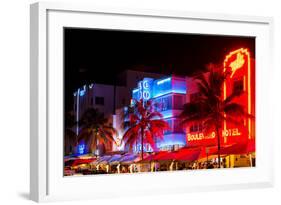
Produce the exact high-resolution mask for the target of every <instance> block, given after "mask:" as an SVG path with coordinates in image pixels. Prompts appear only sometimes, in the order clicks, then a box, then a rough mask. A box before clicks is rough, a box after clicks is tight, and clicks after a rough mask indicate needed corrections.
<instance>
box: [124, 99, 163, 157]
mask: <svg viewBox="0 0 281 205" xmlns="http://www.w3.org/2000/svg"><path fill="white" fill-rule="evenodd" d="M130 111H131V112H130V113H129V126H130V128H129V129H128V130H127V131H126V132H125V134H124V136H123V140H124V141H125V143H126V144H129V145H130V147H131V146H132V145H133V144H135V143H136V141H137V139H138V138H139V137H140V138H141V147H142V148H141V159H142V160H143V144H144V140H145V141H146V142H147V143H149V144H150V145H151V146H152V147H153V148H155V142H154V139H155V138H160V139H163V136H164V131H166V130H169V124H168V123H167V122H166V121H165V120H163V116H162V114H161V113H159V112H157V111H156V110H155V105H153V103H152V101H151V100H148V101H143V100H142V99H141V100H139V101H137V100H134V105H133V106H131V107H130Z"/></svg>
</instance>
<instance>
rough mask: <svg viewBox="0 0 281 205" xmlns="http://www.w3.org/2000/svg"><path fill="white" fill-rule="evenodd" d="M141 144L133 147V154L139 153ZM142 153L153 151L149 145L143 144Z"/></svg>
mask: <svg viewBox="0 0 281 205" xmlns="http://www.w3.org/2000/svg"><path fill="white" fill-rule="evenodd" d="M141 147H142V146H141V144H137V145H135V146H134V147H133V150H134V153H139V152H141V150H142V149H141ZM143 152H153V149H152V147H151V146H150V144H148V143H145V144H143Z"/></svg>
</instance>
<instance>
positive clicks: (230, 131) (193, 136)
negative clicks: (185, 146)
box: [187, 128, 241, 142]
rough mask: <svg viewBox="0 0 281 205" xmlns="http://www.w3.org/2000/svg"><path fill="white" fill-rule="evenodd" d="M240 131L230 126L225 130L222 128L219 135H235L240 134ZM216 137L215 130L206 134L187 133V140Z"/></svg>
mask: <svg viewBox="0 0 281 205" xmlns="http://www.w3.org/2000/svg"><path fill="white" fill-rule="evenodd" d="M240 135H241V132H240V130H239V129H238V128H232V129H227V130H222V132H221V136H222V137H235V136H240ZM215 137H216V132H215V131H213V132H211V133H210V134H208V135H205V134H204V133H203V132H200V133H194V134H190V133H188V134H187V140H188V141H189V142H191V141H197V140H208V139H214V138H215Z"/></svg>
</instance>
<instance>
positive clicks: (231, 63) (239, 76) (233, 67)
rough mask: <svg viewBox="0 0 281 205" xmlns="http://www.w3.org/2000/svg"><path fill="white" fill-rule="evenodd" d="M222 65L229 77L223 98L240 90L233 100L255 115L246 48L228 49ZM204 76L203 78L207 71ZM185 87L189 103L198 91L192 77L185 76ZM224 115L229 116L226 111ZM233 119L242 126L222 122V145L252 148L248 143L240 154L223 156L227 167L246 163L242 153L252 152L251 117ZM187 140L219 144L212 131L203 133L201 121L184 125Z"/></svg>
mask: <svg viewBox="0 0 281 205" xmlns="http://www.w3.org/2000/svg"><path fill="white" fill-rule="evenodd" d="M223 66H224V72H227V73H228V76H227V78H226V81H225V82H224V84H223V93H222V98H223V99H226V98H227V97H228V96H230V95H232V94H233V93H235V92H242V94H241V95H239V97H236V98H234V99H233V100H232V102H235V103H238V104H240V105H242V106H243V107H244V109H245V111H246V112H247V113H248V114H249V115H251V116H255V61H254V59H253V58H251V56H250V53H249V51H248V50H247V49H244V48H241V49H238V50H235V51H232V52H230V53H229V54H228V55H227V56H226V57H225V60H224V63H223ZM204 75H205V77H206V76H207V75H208V73H205V74H204ZM187 86H188V87H189V88H190V89H189V90H188V91H187V103H189V102H191V101H192V99H193V98H195V97H196V95H197V93H198V90H197V89H196V82H194V80H193V79H192V78H187ZM224 117H225V118H226V119H228V116H227V115H226V114H225V115H224ZM236 120H240V121H241V123H242V124H243V125H240V124H239V125H238V124H235V123H231V122H230V121H227V120H225V121H224V122H223V125H222V126H221V127H222V129H220V130H219V135H220V145H221V147H229V146H231V145H241V146H242V145H243V146H244V145H248V147H251V149H249V150H248V151H247V146H245V149H244V150H245V151H244V150H243V151H241V153H239V154H236V155H234V154H226V155H223V157H225V158H226V161H227V163H228V164H231V166H229V167H234V166H243V164H244V165H247V164H249V163H248V162H247V163H244V162H243V160H244V161H245V159H247V158H245V155H249V154H253V155H255V146H254V142H255V121H254V118H250V117H249V118H243V117H242V116H241V119H239V118H237V119H236ZM186 140H187V144H188V146H201V147H212V146H213V147H216V146H217V144H218V140H217V136H216V132H215V130H213V131H212V130H211V131H209V132H208V133H204V132H203V128H202V125H200V123H190V124H189V125H187V127H186ZM250 144H251V145H250ZM241 146H240V147H241ZM233 153H234V152H233ZM230 161H232V162H230ZM241 161H242V162H241ZM239 163H240V164H239ZM237 164H239V165H237Z"/></svg>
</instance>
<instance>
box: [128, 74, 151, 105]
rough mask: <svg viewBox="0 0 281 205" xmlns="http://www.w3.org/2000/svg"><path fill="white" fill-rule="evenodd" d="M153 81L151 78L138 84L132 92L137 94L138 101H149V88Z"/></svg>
mask: <svg viewBox="0 0 281 205" xmlns="http://www.w3.org/2000/svg"><path fill="white" fill-rule="evenodd" d="M152 81H153V79H151V78H144V80H143V81H140V82H139V83H138V88H137V89H134V90H133V94H135V93H137V92H138V99H139V100H140V99H144V100H149V99H150V98H151V97H152V95H151V87H152V83H151V82H152Z"/></svg>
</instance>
